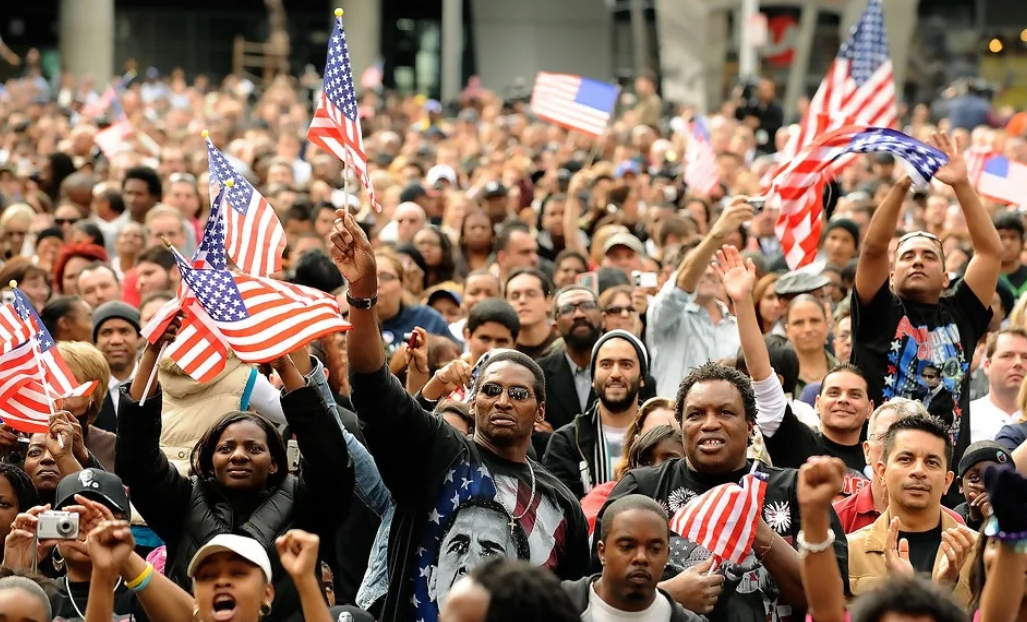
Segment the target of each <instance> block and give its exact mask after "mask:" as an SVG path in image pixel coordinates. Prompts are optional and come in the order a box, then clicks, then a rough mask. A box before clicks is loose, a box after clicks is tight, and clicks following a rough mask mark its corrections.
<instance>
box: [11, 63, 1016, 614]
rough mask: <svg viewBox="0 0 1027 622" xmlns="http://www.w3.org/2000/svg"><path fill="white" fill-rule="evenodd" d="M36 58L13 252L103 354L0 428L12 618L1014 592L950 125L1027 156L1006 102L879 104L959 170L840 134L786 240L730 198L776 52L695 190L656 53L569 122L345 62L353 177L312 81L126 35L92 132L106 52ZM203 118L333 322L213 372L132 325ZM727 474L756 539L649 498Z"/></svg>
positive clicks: (287, 261)
mask: <svg viewBox="0 0 1027 622" xmlns="http://www.w3.org/2000/svg"><path fill="white" fill-rule="evenodd" d="M33 58H36V61H35V62H34V61H33V60H32V59H33ZM26 61H27V62H26V67H25V68H24V75H23V77H21V78H18V79H15V80H11V81H9V82H7V83H6V84H5V85H4V88H3V90H2V92H0V284H3V285H4V286H5V287H4V289H3V293H4V302H8V301H9V298H8V296H9V295H11V294H13V292H12V291H11V290H10V289H8V288H7V287H6V286H7V284H8V283H9V282H12V281H13V282H16V283H17V287H18V289H19V290H20V291H21V292H22V293H24V295H25V296H26V297H27V298H28V300H29V301H30V302H31V304H32V305H33V306H34V307H35V310H36V311H37V312H38V314H39V317H40V318H41V320H42V323H43V324H44V326H45V329H46V331H47V332H48V334H49V336H50V337H52V339H53V340H54V341H55V342H56V348H57V349H58V351H59V352H60V353H61V355H62V357H63V359H64V361H65V362H66V363H67V366H68V368H69V370H70V371H71V372H72V373H73V374H74V376H75V378H76V379H77V380H78V381H79V382H82V383H90V382H95V383H96V389H95V390H94V391H93V392H92V393H90V394H89V395H86V396H82V397H69V398H67V399H64V400H61V401H60V403H58V404H56V408H57V412H55V414H53V415H52V416H51V417H50V419H49V422H48V424H47V427H48V431H47V432H45V433H43V432H40V433H35V434H23V433H20V432H18V431H17V429H15V427H12V426H11V425H8V424H7V423H5V424H3V425H0V453H2V461H0V538H2V541H3V551H2V560H3V561H2V568H0V615H2V616H4V618H5V619H7V620H22V621H27V622H47V621H49V620H57V619H60V620H88V621H89V622H107V621H108V620H109V619H116V620H129V619H131V620H138V621H140V622H144V621H146V620H153V621H154V622H189V621H192V622H197V621H202V622H257V620H263V621H265V622H276V621H289V620H298V619H301V618H302V619H306V620H308V621H310V622H331V620H338V621H339V622H346V620H356V621H360V620H372V621H373V620H381V621H390V622H392V621H402V622H408V621H414V620H417V621H418V622H421V621H424V622H434V621H442V622H471V621H477V622H482V621H486V620H487V621H495V622H501V621H505V620H519V621H531V620H547V621H560V622H562V621H570V620H584V621H587V622H611V621H621V620H653V621H661V622H662V621H674V622H681V621H690V622H695V621H698V620H700V619H701V620H708V621H711V622H751V621H754V620H767V621H771V622H790V621H798V620H801V619H802V616H804V615H807V614H808V615H810V616H812V619H813V620H816V622H842V621H843V620H847V619H850V616H851V619H853V620H855V621H857V622H878V621H881V620H883V619H884V618H885V617H886V616H889V615H891V616H895V615H898V616H906V617H914V618H918V619H930V620H934V621H936V622H957V621H964V622H965V621H968V620H970V619H971V618H973V619H974V620H977V619H978V618H979V619H980V620H982V621H983V622H1013V621H1014V620H1016V621H1020V622H1022V621H1024V620H1027V591H1025V587H1027V585H1025V580H1024V576H1025V575H1024V572H1025V570H1027V556H1025V551H1027V501H1025V500H1027V479H1025V478H1024V477H1023V476H1022V475H1020V473H1027V449H1025V447H1027V445H1025V441H1027V417H1025V412H1027V405H1025V402H1027V384H1025V383H1024V380H1025V376H1027V295H1025V293H1027V265H1025V263H1027V249H1025V220H1024V217H1023V213H1022V211H1020V210H1019V209H1018V208H1017V207H1016V206H1009V205H1006V204H1003V203H1000V202H996V201H992V200H990V199H987V198H982V197H979V196H978V193H977V192H976V190H975V186H974V182H973V175H972V174H971V172H969V171H968V167H967V165H966V161H965V159H964V157H963V154H964V153H965V152H967V150H968V149H974V148H987V149H989V150H991V151H993V152H997V153H1002V154H1004V155H1006V156H1008V157H1009V158H1010V159H1011V160H1013V161H1017V162H1021V163H1025V164H1027V136H1024V135H1021V134H1017V133H1015V132H1013V131H1008V130H1006V129H1004V128H1003V127H1002V126H1000V123H1002V122H1003V120H1002V119H999V115H998V114H992V115H990V116H989V119H990V122H992V123H993V124H994V126H993V127H992V126H980V127H960V126H958V125H957V124H954V123H953V122H952V121H951V120H950V119H949V118H932V117H931V115H930V114H929V111H928V112H925V110H923V109H921V108H915V109H913V110H912V112H911V113H910V114H908V115H905V114H904V117H903V128H904V131H905V132H907V133H908V134H910V135H911V136H913V137H915V138H918V139H920V140H923V141H924V142H930V143H932V144H933V145H934V146H935V147H936V148H937V149H939V150H940V151H942V152H943V153H944V154H945V155H946V156H947V158H948V160H947V163H946V164H945V165H944V166H942V167H941V168H940V169H939V170H938V172H937V173H936V175H935V177H934V180H933V182H932V183H931V184H930V186H929V187H926V188H920V187H916V188H914V187H913V186H912V182H911V181H910V179H909V178H908V177H906V176H905V175H904V174H903V170H902V168H901V167H900V166H898V165H897V163H896V161H895V160H894V159H893V158H892V156H890V155H887V154H872V155H866V156H860V157H859V159H856V160H854V161H853V162H852V163H851V164H850V165H849V166H847V167H846V168H845V169H844V170H843V171H842V173H841V174H840V176H839V177H838V178H837V179H836V180H834V181H833V182H832V184H831V185H830V188H829V192H828V193H826V195H825V214H824V227H823V235H822V239H821V240H820V252H819V255H818V258H817V260H816V261H815V262H814V263H813V264H811V265H808V266H805V267H802V268H799V269H794V270H790V269H789V267H788V264H787V263H786V261H785V258H784V255H783V251H782V244H781V241H780V240H779V238H778V235H777V233H776V231H775V225H776V224H777V220H778V215H779V214H778V211H777V209H776V208H775V207H774V205H773V204H766V205H765V204H764V203H763V202H761V201H754V200H752V198H753V197H758V196H760V195H761V193H762V189H761V179H762V178H763V176H764V175H765V174H766V173H767V171H769V170H771V169H772V167H774V166H775V164H776V151H777V149H778V148H781V147H783V145H784V143H785V142H786V141H787V139H788V136H789V132H791V131H792V128H791V127H790V126H789V125H787V124H784V122H783V120H782V119H783V116H782V115H781V113H780V108H779V107H777V105H776V104H775V103H773V100H774V87H773V83H772V82H770V81H764V82H763V83H761V84H760V85H759V87H758V89H757V92H758V94H759V100H760V105H759V106H756V107H752V106H748V105H746V103H745V102H743V101H740V100H739V101H727V102H725V103H724V105H723V107H722V108H721V109H720V110H718V111H716V112H715V113H714V114H712V115H710V117H709V129H710V136H709V142H710V146H711V148H712V150H713V153H714V154H715V168H716V176H717V178H718V180H719V181H718V183H717V184H715V185H714V187H713V189H712V191H710V192H705V193H703V192H698V191H697V190H696V189H695V188H693V187H691V186H689V185H688V184H687V183H686V181H685V178H686V169H687V166H688V162H687V161H686V159H685V156H684V154H686V153H689V149H688V140H689V138H688V132H687V131H686V128H687V121H688V120H689V118H690V117H691V114H692V111H691V110H689V109H688V108H685V107H681V106H672V105H669V104H665V103H664V102H663V101H662V100H661V99H660V97H659V95H658V94H657V92H658V88H657V87H658V84H657V82H656V80H655V79H654V78H653V77H652V76H648V75H643V76H640V77H639V78H638V79H637V80H636V83H635V85H634V86H635V88H634V91H635V97H634V98H632V99H631V100H630V101H629V100H628V99H625V100H624V101H623V102H621V105H620V107H619V109H618V113H617V115H616V117H615V119H614V120H613V121H612V122H611V124H610V127H609V129H608V131H607V132H606V133H605V134H604V135H603V136H601V137H596V138H592V137H588V136H584V135H581V134H579V133H576V132H568V131H567V130H565V129H562V128H560V127H558V126H556V125H553V124H549V123H546V122H543V121H541V120H539V119H537V118H536V117H534V116H533V115H532V113H531V111H530V109H529V108H528V107H527V105H526V104H525V103H524V102H522V101H504V100H503V99H502V98H501V97H500V96H498V95H496V94H495V93H492V92H490V91H487V90H484V89H482V88H480V86H476V85H475V86H472V87H469V88H468V89H467V90H466V91H464V93H463V94H462V95H461V97H460V98H459V100H458V101H454V102H446V103H445V104H443V103H440V102H438V101H434V100H428V99H425V98H423V97H407V96H400V95H398V94H395V93H391V92H381V91H376V90H368V91H367V92H365V93H363V94H362V95H361V97H360V116H361V120H362V125H363V132H364V145H365V147H366V150H367V154H368V164H369V168H370V180H371V183H372V184H373V185H374V188H375V191H376V195H377V197H378V198H379V200H380V202H381V206H382V210H381V211H380V212H376V211H375V210H374V209H372V206H371V204H370V202H369V200H368V197H367V196H366V194H365V193H364V192H362V191H361V190H360V184H359V182H358V181H357V179H356V177H355V175H354V174H353V172H352V170H350V169H347V168H345V167H344V166H343V164H342V163H341V162H339V161H338V160H337V159H336V158H335V157H334V156H333V155H331V154H328V153H326V152H322V151H319V150H318V149H317V148H316V147H314V146H313V145H311V144H310V143H308V142H307V141H306V140H305V133H306V129H307V126H308V125H309V122H310V119H311V115H312V101H314V98H315V97H316V93H311V91H310V89H309V88H308V86H307V85H306V83H305V82H304V84H300V83H299V82H297V81H296V80H294V79H291V78H288V77H285V76H282V77H279V78H278V79H276V80H275V81H273V82H272V83H270V84H268V85H266V86H264V87H259V88H258V87H255V85H253V84H250V83H248V82H245V81H244V80H240V79H238V78H235V77H228V78H226V79H225V80H223V81H222V82H221V83H220V84H215V83H212V82H210V81H209V80H208V79H207V78H206V77H205V76H197V77H195V78H194V79H193V80H192V82H189V81H187V79H186V76H185V75H184V74H183V72H181V71H177V70H176V71H174V72H172V73H171V74H170V75H168V76H161V75H159V73H158V72H157V71H156V70H151V71H148V72H146V73H145V74H144V75H141V76H139V77H137V78H133V79H132V80H131V81H127V80H126V81H125V83H124V87H125V88H124V91H123V92H122V93H120V98H119V99H120V103H119V105H118V106H119V112H120V111H123V112H124V114H125V118H126V119H127V122H128V123H129V124H130V126H131V128H132V131H131V133H129V134H128V135H127V136H125V137H124V138H123V139H122V140H121V141H120V142H119V143H118V144H117V145H114V146H111V145H110V144H109V143H107V142H103V146H104V148H102V149H101V148H100V146H98V144H97V141H96V138H97V134H98V133H100V132H102V131H104V130H105V129H106V128H107V127H109V126H110V124H111V123H112V122H113V121H115V119H113V118H110V115H112V114H113V107H108V108H107V109H106V111H105V110H104V109H102V108H100V109H98V108H97V106H96V103H97V98H98V97H99V96H100V95H99V93H98V92H97V91H98V90H100V91H102V88H103V85H100V86H99V87H97V85H94V84H92V83H91V82H90V81H89V80H83V79H79V78H78V77H76V76H72V75H62V76H59V77H58V78H57V79H55V80H53V81H52V82H51V81H48V80H47V79H46V78H45V77H43V75H42V73H41V70H40V68H39V66H38V58H37V57H33V56H31V55H30V56H27V57H26ZM97 110H99V112H96V111H97ZM771 113H773V114H771ZM201 130H207V133H206V134H205V135H204V134H201ZM204 136H207V137H209V139H210V140H211V141H212V142H213V143H214V144H215V145H217V146H219V147H220V148H221V149H222V150H223V151H224V154H225V156H226V158H227V159H228V161H229V162H230V164H231V166H232V167H233V168H235V169H236V170H237V171H238V172H239V173H240V174H241V175H243V176H245V177H246V178H247V179H248V180H249V181H250V182H251V183H252V184H253V185H254V187H256V188H257V189H258V190H259V191H260V192H261V193H262V194H263V196H264V197H266V199H267V201H268V202H269V203H270V205H271V206H272V207H273V209H274V212H275V213H276V214H277V216H278V218H279V219H280V220H281V223H282V225H283V228H284V230H285V232H286V236H287V245H286V250H285V255H284V269H283V271H282V272H281V273H278V274H275V275H273V276H274V277H275V278H278V279H281V280H285V281H288V282H291V283H295V284H300V285H304V286H308V287H312V288H315V289H317V290H320V291H322V292H325V293H328V294H331V295H333V296H335V297H336V298H337V300H338V302H339V305H340V309H341V310H342V313H343V315H344V316H345V317H346V318H347V320H348V322H349V323H350V325H351V329H350V330H348V331H345V332H341V333H336V334H331V335H328V336H326V337H322V338H319V339H316V340H314V341H311V342H310V343H307V344H305V345H303V346H302V347H300V348H298V349H296V350H295V351H294V352H292V353H291V354H289V355H288V356H283V357H281V358H279V359H276V360H273V361H271V362H269V363H268V364H266V365H260V366H254V365H250V364H246V363H243V362H242V361H240V360H239V359H238V358H236V357H235V356H234V355H232V354H229V358H228V361H227V363H226V365H225V368H224V370H223V371H221V372H220V373H219V374H218V375H217V377H216V378H214V379H213V380H212V381H210V382H207V383H199V382H197V381H195V380H194V379H193V378H192V377H191V376H190V375H189V374H188V373H186V371H185V370H183V368H182V367H180V366H179V365H178V364H177V363H176V362H174V361H172V360H171V359H170V358H161V352H163V351H164V350H163V349H162V347H163V346H164V345H165V344H168V343H173V342H174V341H175V340H176V339H178V338H179V330H180V328H181V320H182V318H181V317H178V318H176V319H175V320H173V321H172V322H171V323H170V324H169V325H168V326H167V328H166V330H164V331H163V332H162V333H161V334H159V335H155V336H154V337H153V339H152V340H150V341H148V340H147V339H144V338H143V337H142V336H141V332H142V327H143V326H146V325H147V324H148V322H149V321H150V319H151V318H153V317H154V315H155V314H157V313H158V311H159V310H160V309H161V307H162V306H163V305H164V304H165V303H166V302H167V301H169V300H172V299H174V298H175V296H176V295H177V292H178V289H179V285H180V283H181V280H182V278H181V274H180V272H179V268H178V267H177V264H176V261H175V257H174V255H173V254H172V252H171V251H170V250H168V248H167V247H166V246H165V244H163V243H162V242H163V241H165V240H166V241H167V242H168V243H170V244H171V245H173V246H175V247H176V248H178V249H180V250H181V251H182V252H183V253H186V254H188V253H190V252H192V251H193V250H194V249H195V248H196V246H197V244H198V242H199V240H200V238H201V236H202V233H203V231H204V227H205V224H206V219H207V216H208V214H209V213H210V202H211V200H212V198H213V197H211V196H209V186H208V179H209V175H208V171H207V150H206V148H205V140H204ZM183 338H184V337H183ZM151 378H155V381H154V382H150V379H151ZM0 388H2V387H0ZM3 395H6V394H3ZM4 408H5V404H4V403H2V402H0V418H3V417H4V416H5V414H4V412H5V411H4ZM753 472H757V473H761V474H762V476H761V477H763V478H764V479H765V481H766V491H765V496H764V497H763V498H762V504H761V506H760V507H759V509H758V516H757V517H755V522H754V529H753V537H752V543H751V546H750V547H748V549H747V555H746V556H745V557H744V560H743V561H742V562H741V563H732V562H731V561H728V560H725V559H721V558H719V557H717V556H714V555H713V554H712V553H711V551H710V550H708V549H707V548H706V547H705V546H703V545H702V544H701V543H698V542H693V541H690V540H688V539H686V538H684V537H682V536H681V535H680V534H678V533H675V532H673V531H672V530H671V528H670V521H671V519H672V518H673V517H674V516H676V515H678V514H679V513H680V512H681V511H682V510H683V508H687V507H690V505H689V504H690V503H691V502H692V501H693V500H695V499H700V498H703V495H704V493H706V492H707V491H710V490H711V489H714V488H717V487H718V486H722V485H725V484H732V483H738V482H739V481H740V480H741V478H742V477H743V476H745V475H746V474H747V473H753ZM57 510H60V511H64V512H68V513H70V515H74V516H75V517H76V518H75V520H76V521H77V522H76V525H77V530H76V531H75V533H74V534H72V535H70V536H67V537H60V536H61V534H60V533H55V532H54V529H55V527H54V524H53V521H54V520H58V519H59V517H60V516H62V515H55V514H53V513H52V512H53V511H57ZM55 516H57V517H58V519H55V518H54V517H55ZM61 520H62V519H61ZM729 527H730V525H724V524H716V523H714V524H711V525H710V526H709V527H708V528H709V529H724V530H728V528H729ZM58 531H59V530H58ZM725 533H727V531H725ZM725 537H726V536H725Z"/></svg>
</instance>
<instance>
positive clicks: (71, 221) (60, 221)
mask: <svg viewBox="0 0 1027 622" xmlns="http://www.w3.org/2000/svg"><path fill="white" fill-rule="evenodd" d="M80 220H82V219H81V218H54V219H53V221H54V222H55V223H57V224H58V225H60V226H62V227H63V226H64V225H74V224H75V223H77V222H78V221H80Z"/></svg>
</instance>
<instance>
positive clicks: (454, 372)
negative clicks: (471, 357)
mask: <svg viewBox="0 0 1027 622" xmlns="http://www.w3.org/2000/svg"><path fill="white" fill-rule="evenodd" d="M472 370H473V368H472V367H471V365H470V364H469V363H467V362H466V361H463V360H461V359H456V360H454V361H451V362H450V363H449V364H447V365H446V366H445V367H443V368H442V369H440V370H439V371H437V372H435V379H436V380H438V381H439V383H441V384H442V386H443V387H445V389H446V390H447V391H448V392H450V393H452V392H453V391H456V390H457V389H459V388H460V387H469V386H471V371H472Z"/></svg>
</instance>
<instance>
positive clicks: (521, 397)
mask: <svg viewBox="0 0 1027 622" xmlns="http://www.w3.org/2000/svg"><path fill="white" fill-rule="evenodd" d="M479 391H480V392H481V393H482V395H484V396H485V397H488V398H491V399H496V398H497V397H499V396H500V395H502V394H503V387H502V385H498V384H495V383H493V382H488V383H485V384H483V385H481V389H479ZM506 394H507V395H509V396H510V399H512V400H513V401H515V402H523V401H525V400H528V399H531V397H532V395H531V391H529V390H527V389H525V388H524V387H507V388H506Z"/></svg>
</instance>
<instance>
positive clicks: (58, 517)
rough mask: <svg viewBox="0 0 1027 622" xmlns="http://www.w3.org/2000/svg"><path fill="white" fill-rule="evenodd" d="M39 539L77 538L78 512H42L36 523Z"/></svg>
mask: <svg viewBox="0 0 1027 622" xmlns="http://www.w3.org/2000/svg"><path fill="white" fill-rule="evenodd" d="M36 538H37V539H39V540H77V539H78V514H75V513H74V512H53V511H51V512H43V513H41V514H40V515H39V522H38V523H37V525H36Z"/></svg>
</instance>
